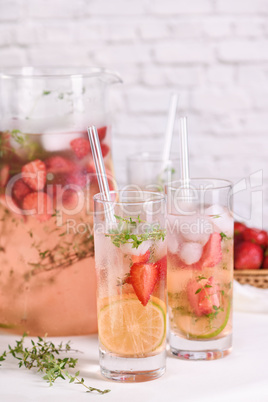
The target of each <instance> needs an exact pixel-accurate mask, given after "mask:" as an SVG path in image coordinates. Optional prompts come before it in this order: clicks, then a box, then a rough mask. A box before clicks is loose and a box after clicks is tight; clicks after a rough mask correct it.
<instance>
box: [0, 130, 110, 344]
mask: <svg viewBox="0 0 268 402" xmlns="http://www.w3.org/2000/svg"><path fill="white" fill-rule="evenodd" d="M59 135H60V138H61V140H60V141H61V147H60V150H58V151H54V152H53V151H49V150H48V149H49V148H51V147H49V146H48V144H50V143H51V144H52V143H53V141H54V139H55V137H54V136H55V133H54V134H43V135H42V134H38V135H36V134H25V133H22V132H21V131H19V130H13V131H7V132H1V133H0V154H1V159H0V270H1V275H0V329H1V330H2V331H8V332H13V333H23V332H24V331H29V333H30V335H41V336H42V335H44V334H45V333H47V334H48V335H49V336H58V335H61V336H62V335H82V334H88V333H92V332H96V331H97V318H96V278H95V269H94V257H93V256H94V244H93V227H92V224H93V215H92V214H93V195H94V194H95V193H96V192H98V191H99V189H98V184H97V180H96V175H95V170H94V164H93V161H92V156H91V152H90V147H89V141H88V138H87V134H86V132H71V133H70V132H69V133H57V134H56V136H57V137H58V138H59ZM99 136H100V140H101V145H102V151H103V156H104V160H105V165H106V169H107V171H108V173H109V175H110V179H111V180H110V184H111V186H112V172H113V169H112V162H111V152H110V148H109V146H108V145H107V142H108V144H110V132H109V130H107V128H106V127H102V128H100V130H99Z"/></svg>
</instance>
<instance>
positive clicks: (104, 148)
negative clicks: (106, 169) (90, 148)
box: [101, 144, 110, 158]
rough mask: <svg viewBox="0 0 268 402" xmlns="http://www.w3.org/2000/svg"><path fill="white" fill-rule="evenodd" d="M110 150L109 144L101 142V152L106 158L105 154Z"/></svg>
mask: <svg viewBox="0 0 268 402" xmlns="http://www.w3.org/2000/svg"><path fill="white" fill-rule="evenodd" d="M109 151H110V147H108V145H106V144H101V153H102V156H103V157H104V158H105V156H106V155H107V154H108V153H109Z"/></svg>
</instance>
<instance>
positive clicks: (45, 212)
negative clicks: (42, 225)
mask: <svg viewBox="0 0 268 402" xmlns="http://www.w3.org/2000/svg"><path fill="white" fill-rule="evenodd" d="M22 208H23V209H24V210H25V211H29V215H34V216H35V217H36V219H37V220H38V221H39V222H46V221H47V220H48V219H50V217H51V215H52V201H51V198H50V197H49V196H48V195H47V194H46V193H43V192H35V193H30V194H28V195H26V197H25V198H24V199H23V202H22Z"/></svg>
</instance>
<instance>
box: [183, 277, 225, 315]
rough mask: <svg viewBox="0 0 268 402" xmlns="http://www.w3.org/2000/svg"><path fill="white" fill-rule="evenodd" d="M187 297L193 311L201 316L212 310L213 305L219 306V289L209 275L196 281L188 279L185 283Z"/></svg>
mask: <svg viewBox="0 0 268 402" xmlns="http://www.w3.org/2000/svg"><path fill="white" fill-rule="evenodd" d="M187 297H188V300H189V303H190V305H191V307H192V309H193V310H194V313H195V314H196V315H197V316H198V317H201V316H202V315H204V314H210V313H212V312H213V310H214V307H213V306H216V307H219V306H220V289H219V285H216V283H215V280H214V278H213V277H212V276H211V277H210V278H209V279H208V280H207V279H202V280H200V281H196V280H195V279H190V281H189V282H188V284H187Z"/></svg>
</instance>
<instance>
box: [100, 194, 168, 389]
mask: <svg viewBox="0 0 268 402" xmlns="http://www.w3.org/2000/svg"><path fill="white" fill-rule="evenodd" d="M110 198H111V200H113V201H105V200H103V198H102V194H97V195H96V196H94V201H95V208H94V209H95V211H94V240H95V264H96V271H97V306H98V330H99V346H100V367H101V372H102V374H103V375H104V376H105V377H108V378H110V379H114V380H118V381H146V380H151V379H154V378H157V377H159V376H160V375H162V374H163V373H164V371H165V359H166V356H165V344H166V343H165V340H166V270H167V245H166V230H165V224H166V222H165V214H166V212H165V211H166V206H165V196H164V195H163V194H160V193H152V192H138V191H119V192H110Z"/></svg>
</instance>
